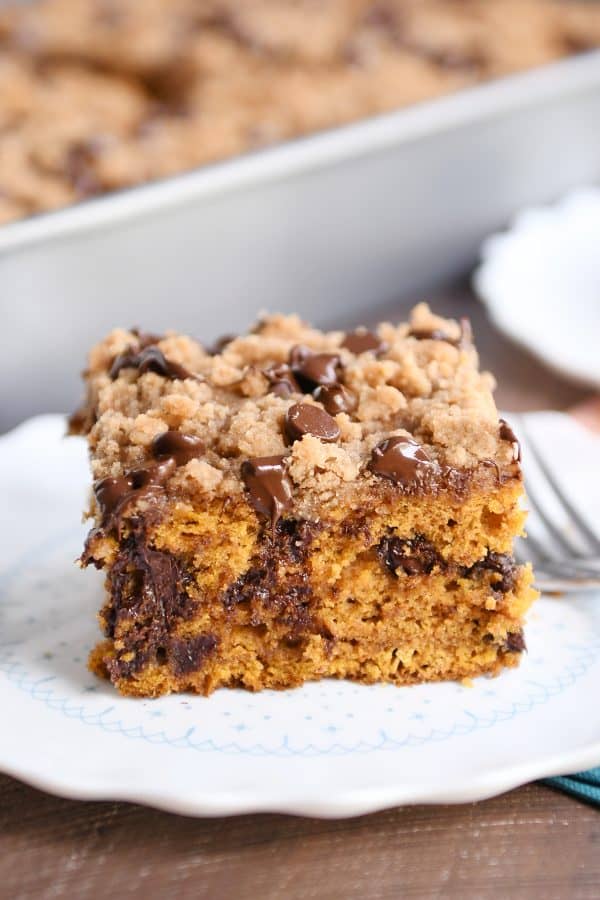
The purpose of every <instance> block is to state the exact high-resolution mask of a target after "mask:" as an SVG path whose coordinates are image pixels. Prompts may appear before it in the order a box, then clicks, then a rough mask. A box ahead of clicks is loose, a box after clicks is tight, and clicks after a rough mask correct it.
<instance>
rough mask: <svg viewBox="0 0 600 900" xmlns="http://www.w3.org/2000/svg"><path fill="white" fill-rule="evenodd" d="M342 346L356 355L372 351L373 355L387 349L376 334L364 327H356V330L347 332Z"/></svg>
mask: <svg viewBox="0 0 600 900" xmlns="http://www.w3.org/2000/svg"><path fill="white" fill-rule="evenodd" d="M342 347H345V348H346V350H349V351H350V353H356V354H357V355H358V354H360V353H368V352H372V353H374V354H375V356H378V355H379V354H380V353H384V352H385V350H386V349H387V345H386V344H385V342H384V341H382V340H381V338H380V337H379V336H378V335H377V334H373V332H372V331H367V329H366V328H357V329H356V331H353V332H351V333H350V334H347V335H346V337H345V338H344V340H343V342H342Z"/></svg>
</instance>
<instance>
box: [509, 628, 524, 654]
mask: <svg viewBox="0 0 600 900" xmlns="http://www.w3.org/2000/svg"><path fill="white" fill-rule="evenodd" d="M504 650H507V651H508V652H509V653H523V651H524V650H527V644H526V643H525V637H524V635H523V632H522V631H509V632H508V634H507V635H506V640H505V641H504Z"/></svg>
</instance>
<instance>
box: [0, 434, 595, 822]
mask: <svg viewBox="0 0 600 900" xmlns="http://www.w3.org/2000/svg"><path fill="white" fill-rule="evenodd" d="M540 425H543V427H544V428H545V434H546V437H547V436H548V433H550V434H552V433H553V432H556V431H557V430H558V431H560V430H561V429H562V431H563V435H562V438H563V440H564V439H565V434H564V429H565V428H567V429H573V428H574V429H575V431H573V433H572V435H571V438H573V440H577V441H578V443H577V446H578V452H579V455H580V460H581V467H580V468H581V470H582V471H585V468H586V460H587V462H588V464H590V465H591V464H593V461H594V458H596V456H597V445H596V444H594V445H593V446H592V445H591V444H590V445H589V446H588V445H586V443H585V439H584V435H583V433H582V432H579V430H578V429H577V427H576V426H574V425H573V423H571V422H569V421H568V420H567V419H566V417H562V416H554V417H552V416H551V417H549V418H548V417H546V419H545V420H544V421H543V422H540ZM63 429H64V420H63V419H62V418H61V417H58V416H46V417H40V418H38V419H34V420H31V421H30V422H27V423H25V424H24V425H23V426H21V427H20V428H18V429H17V430H16V431H14V432H12V433H11V434H9V435H7V436H5V437H4V438H2V439H1V440H0V498H1V506H2V508H3V510H4V512H5V513H6V511H9V515H8V516H7V517H6V520H5V522H4V524H3V526H2V540H1V542H0V711H1V720H0V721H1V723H2V727H1V731H0V769H1V770H3V771H5V772H7V773H10V774H12V775H14V776H16V777H18V778H21V779H23V780H25V781H28V782H30V783H32V784H35V785H37V786H39V787H42V788H44V789H46V790H49V791H53V792H55V793H58V794H62V795H64V796H67V797H76V798H111V799H126V800H132V801H137V802H140V803H147V804H151V805H154V806H158V807H162V808H164V809H168V810H172V811H175V812H181V813H187V814H191V815H221V814H230V813H242V812H248V811H255V810H272V811H281V812H288V813H298V814H306V815H317V816H348V815H356V814H359V813H366V812H370V811H372V810H377V809H381V808H384V807H388V806H394V805H398V804H404V803H417V802H427V803H434V802H444V803H448V802H452V803H454V802H462V801H469V800H476V799H479V798H483V797H488V796H491V795H493V794H497V793H500V792H502V791H504V790H507V789H508V788H511V787H513V786H515V785H518V784H521V783H524V782H526V781H530V780H532V779H534V778H539V777H542V776H547V775H551V774H560V773H566V772H569V771H575V770H581V769H584V768H587V767H591V766H595V765H598V764H600V717H599V716H598V695H599V693H600V603H599V600H600V598H599V597H597V596H589V595H588V596H586V597H582V598H580V599H577V600H570V601H566V600H551V599H547V600H542V601H541V602H540V603H539V604H538V605H537V607H536V608H535V611H534V612H533V613H532V614H531V616H530V622H529V625H528V629H527V641H528V644H529V653H528V654H527V656H526V657H525V658H524V660H523V663H522V665H521V667H520V668H519V669H518V670H514V671H510V672H507V673H505V674H503V675H502V676H501V677H499V678H496V679H486V678H482V679H477V680H476V682H475V684H474V686H473V687H471V688H468V687H463V686H462V685H459V684H440V685H424V686H420V687H412V688H394V687H390V686H374V687H364V686H359V685H355V684H350V683H345V682H336V681H324V682H321V683H316V684H311V685H307V686H305V687H303V688H301V689H298V690H294V691H288V692H282V693H273V692H268V691H265V692H264V693H261V694H248V693H245V692H242V691H218V692H216V693H215V694H213V695H212V696H211V697H209V698H208V699H206V698H201V697H191V696H174V697H165V698H161V699H158V700H152V701H144V700H133V699H125V698H122V697H119V696H118V695H117V694H116V693H115V691H114V690H113V688H112V687H111V686H110V685H109V684H106V683H103V682H101V681H98V680H97V679H95V678H94V677H93V676H92V675H91V674H90V673H89V672H88V671H87V669H86V665H85V660H86V655H87V652H88V650H89V648H90V647H91V646H92V644H93V643H94V642H95V640H96V639H97V636H98V633H97V626H96V624H95V613H96V611H97V609H98V607H99V605H100V601H101V582H102V578H101V576H100V574H99V573H96V572H91V571H86V572H82V571H80V570H78V569H77V568H76V567H75V566H74V565H73V561H74V559H75V557H76V556H77V555H78V553H79V552H80V549H81V544H82V539H83V536H84V533H85V528H84V527H83V526H78V525H77V522H78V521H79V517H80V511H81V508H82V505H83V502H84V499H85V495H86V490H87V484H88V477H89V476H88V469H87V463H86V458H85V448H84V445H83V442H82V441H81V440H79V439H67V440H63V439H62V437H61V435H62V433H63ZM567 437H569V435H568V434H567ZM569 440H570V438H569Z"/></svg>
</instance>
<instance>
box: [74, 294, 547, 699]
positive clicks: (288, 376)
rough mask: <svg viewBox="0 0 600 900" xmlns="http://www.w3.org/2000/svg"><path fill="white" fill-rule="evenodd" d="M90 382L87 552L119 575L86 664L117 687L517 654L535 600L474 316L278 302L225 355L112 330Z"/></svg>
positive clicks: (380, 674)
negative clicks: (386, 314) (308, 310)
mask: <svg viewBox="0 0 600 900" xmlns="http://www.w3.org/2000/svg"><path fill="white" fill-rule="evenodd" d="M85 377H86V381H87V399H86V401H85V403H84V406H83V407H82V409H81V410H79V411H78V413H77V414H76V415H75V416H74V417H73V419H72V430H73V431H76V432H80V433H87V435H88V441H89V447H90V452H91V465H92V473H93V478H94V491H93V498H92V502H91V507H90V510H89V514H90V515H91V516H92V517H93V519H94V527H93V528H92V530H91V532H90V535H89V537H88V539H87V543H86V547H85V550H84V553H83V556H82V562H83V564H84V565H89V564H94V565H95V566H96V567H98V568H102V569H104V570H105V572H106V602H105V605H104V607H103V609H102V612H101V613H100V623H101V626H102V629H103V631H104V635H105V638H104V640H103V641H102V642H101V643H100V644H99V645H98V646H97V647H96V649H95V650H94V651H93V652H92V655H91V660H90V665H91V667H92V669H93V671H95V672H96V673H98V674H99V675H103V676H106V677H109V678H110V679H111V680H112V682H113V683H114V684H115V685H116V686H117V688H118V689H119V690H120V691H121V692H122V693H124V694H134V695H141V696H156V695H158V694H163V693H167V692H169V691H196V692H198V693H202V694H208V693H210V692H211V691H213V690H214V689H215V688H218V687H220V686H227V687H245V688H249V689H251V690H260V689H261V688H287V687H292V686H294V685H299V684H301V683H302V682H304V681H306V680H309V679H318V678H324V677H339V678H352V679H356V680H357V681H362V682H366V683H371V682H377V681H385V682H393V683H395V684H410V683H415V682H422V681H435V680H440V679H462V678H467V677H471V676H475V675H479V674H481V673H496V672H499V671H500V670H501V669H502V667H503V666H513V665H516V664H517V662H518V660H519V656H520V654H521V652H522V651H523V649H524V647H525V643H524V639H523V617H524V614H525V612H526V610H527V608H528V607H529V605H530V604H531V602H532V600H533V599H534V597H535V592H534V590H533V589H532V587H531V580H532V574H531V571H530V569H529V568H528V567H525V568H524V567H521V566H518V565H517V564H516V563H515V561H514V559H513V557H512V543H513V538H514V537H515V535H517V534H519V533H521V531H522V527H523V519H524V513H523V512H522V510H521V507H520V500H521V498H522V496H523V483H522V476H521V469H520V465H519V445H518V443H517V441H516V438H515V436H514V434H513V433H512V431H511V429H510V427H509V426H508V425H507V424H506V423H505V422H503V421H502V420H499V419H498V413H497V410H496V407H495V405H494V401H493V398H492V388H493V379H492V377H491V376H490V375H489V374H487V373H480V372H479V370H478V359H477V353H476V351H475V349H474V347H473V344H472V341H471V336H470V332H469V328H468V326H467V323H466V322H462V323H461V324H458V323H456V322H454V321H447V320H444V319H440V318H438V317H437V316H434V315H433V314H432V313H431V312H430V311H429V309H428V307H427V306H425V305H424V304H422V305H420V306H417V307H416V308H415V309H414V310H413V313H412V315H411V318H410V321H409V322H408V323H406V324H401V325H398V326H393V325H390V324H381V325H380V326H379V327H378V328H377V329H376V330H375V331H373V332H371V331H366V330H364V329H359V330H357V331H355V332H351V333H344V332H329V333H323V332H321V331H317V330H315V329H313V328H310V327H309V326H307V325H305V324H304V323H303V322H301V321H300V319H298V318H297V317H295V316H288V317H285V316H277V315H275V316H269V317H266V318H264V319H262V320H261V321H260V322H259V323H258V324H257V326H256V327H255V328H254V329H253V331H252V332H251V333H249V334H248V335H245V336H243V337H231V338H226V339H223V340H222V341H221V342H219V344H218V345H217V346H215V347H213V348H206V347H204V346H202V344H200V343H199V342H198V341H196V340H193V339H192V338H190V337H186V336H183V335H178V334H175V333H168V334H166V335H162V336H159V335H149V334H143V333H140V332H139V331H136V330H134V331H124V330H116V331H113V332H112V333H111V334H110V335H109V336H108V337H107V338H106V339H105V340H104V341H103V342H102V343H100V344H99V345H98V346H96V347H95V348H94V349H93V350H92V352H91V354H90V359H89V367H88V370H87V372H86V375H85Z"/></svg>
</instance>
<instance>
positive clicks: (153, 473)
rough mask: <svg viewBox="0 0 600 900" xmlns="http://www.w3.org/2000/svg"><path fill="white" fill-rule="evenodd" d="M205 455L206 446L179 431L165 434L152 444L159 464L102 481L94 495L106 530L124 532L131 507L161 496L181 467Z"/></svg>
mask: <svg viewBox="0 0 600 900" xmlns="http://www.w3.org/2000/svg"><path fill="white" fill-rule="evenodd" d="M203 452H204V444H203V442H202V441H201V440H200V439H199V438H197V437H195V436H193V435H189V434H182V433H181V432H179V431H165V432H163V433H162V434H159V435H158V436H157V437H155V438H154V440H153V441H152V455H153V456H154V458H155V460H156V461H155V462H151V463H148V464H147V465H145V466H140V467H139V468H137V469H132V470H131V471H130V472H127V473H125V474H124V475H117V476H115V477H108V478H102V479H100V481H97V482H96V483H95V484H94V494H95V497H96V501H97V503H98V506H99V507H100V512H101V513H102V523H101V524H102V528H107V529H109V530H110V529H111V528H116V529H117V532H120V526H121V519H122V517H123V515H124V513H125V512H126V511H127V509H128V507H129V506H130V504H131V503H133V502H134V501H137V500H139V499H140V498H142V497H145V496H148V495H152V494H157V493H158V492H159V491H160V490H161V489H162V488H163V486H164V483H165V481H166V480H167V479H168V478H170V476H171V475H172V474H173V472H174V471H175V469H176V467H177V466H183V465H185V464H186V463H187V462H189V461H190V460H191V459H195V458H196V457H197V456H200V455H201V454H202V453H203Z"/></svg>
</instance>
